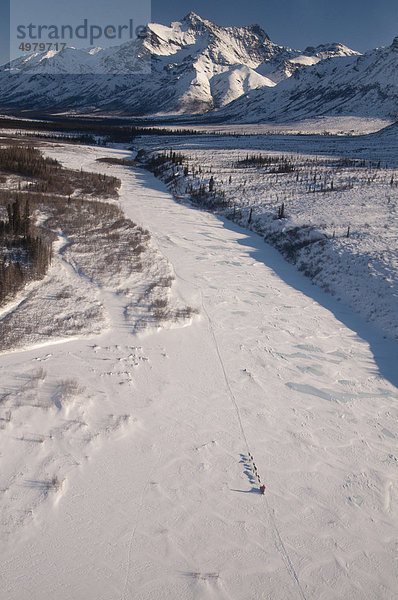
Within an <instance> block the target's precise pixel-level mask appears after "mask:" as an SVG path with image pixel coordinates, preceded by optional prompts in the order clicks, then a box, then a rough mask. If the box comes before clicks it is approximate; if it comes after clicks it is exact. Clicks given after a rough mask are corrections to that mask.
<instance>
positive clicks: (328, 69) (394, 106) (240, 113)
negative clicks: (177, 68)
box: [218, 37, 398, 123]
mask: <svg viewBox="0 0 398 600" xmlns="http://www.w3.org/2000/svg"><path fill="white" fill-rule="evenodd" d="M322 115H335V116H361V117H370V118H371V117H377V118H385V119H391V120H397V119H398V37H397V38H395V39H394V41H393V43H392V44H391V45H390V46H388V47H385V48H384V47H382V48H376V49H375V50H371V51H369V52H366V53H365V54H363V55H359V56H341V57H335V58H334V59H333V60H323V61H320V62H318V64H316V65H314V66H313V67H311V68H309V69H300V70H297V71H296V72H295V73H294V74H293V76H292V77H291V78H290V79H288V80H286V81H282V82H281V83H280V84H279V85H278V86H277V87H276V88H275V89H274V90H265V89H264V88H263V89H262V90H255V91H251V92H250V93H248V94H247V95H246V96H244V97H242V98H239V99H237V100H236V101H235V102H234V103H233V104H231V105H230V106H228V107H226V108H225V109H224V110H223V111H220V113H219V114H218V117H219V118H220V119H221V120H228V119H231V120H233V121H234V122H251V123H255V122H262V121H263V122H270V121H276V122H283V121H297V120H300V119H303V118H308V117H318V116H322Z"/></svg>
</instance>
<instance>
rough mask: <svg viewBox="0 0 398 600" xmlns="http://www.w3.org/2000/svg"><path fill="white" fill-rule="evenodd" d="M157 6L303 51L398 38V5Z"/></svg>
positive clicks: (120, 3) (368, 0)
mask: <svg viewBox="0 0 398 600" xmlns="http://www.w3.org/2000/svg"><path fill="white" fill-rule="evenodd" d="M18 1H19V3H20V2H21V0H18ZM26 1H28V0H26ZM11 2H12V0H11ZM134 2H138V0H133V1H132V0H116V2H114V3H113V5H112V6H113V8H112V10H114V12H115V14H120V15H122V14H128V13H129V11H130V10H131V7H132V6H133V7H134ZM42 3H43V6H44V3H45V0H37V1H36V2H35V11H36V14H37V20H38V22H40V21H41V22H42V23H47V20H48V19H47V18H46V11H45V9H44V8H42V9H41V8H40V6H41V4H42ZM6 4H8V3H2V5H1V7H0V63H1V64H3V63H4V62H6V61H7V60H8V47H9V25H8V24H9V7H8V6H6ZM11 6H13V5H12V4H11ZM68 6H69V8H70V5H69V4H68ZM105 7H106V8H107V9H108V10H109V5H107V6H106V3H104V1H103V0H86V2H85V3H84V9H83V8H81V9H80V8H79V11H81V18H82V19H83V18H85V17H88V18H89V19H90V18H91V19H92V20H95V18H96V17H98V15H100V14H101V10H102V8H103V10H105ZM151 7H152V19H151V20H152V21H153V22H158V23H163V24H169V23H170V22H171V21H176V20H181V19H182V18H183V17H184V16H185V15H186V14H187V13H188V12H190V11H191V10H192V11H194V12H196V13H197V14H199V15H200V16H201V17H202V18H205V19H209V20H211V21H214V22H215V23H217V24H218V25H249V24H252V23H258V24H259V25H260V26H261V27H262V28H263V29H264V30H265V31H266V32H267V33H268V35H269V36H270V37H271V39H272V40H273V41H274V42H276V43H278V44H282V45H287V46H290V47H292V48H298V49H303V48H305V47H306V46H307V45H314V46H315V45H317V44H320V43H324V42H333V41H336V42H342V43H344V44H346V45H347V46H349V47H350V48H353V49H355V50H359V51H361V52H364V51H366V50H369V49H371V48H375V47H377V46H385V45H389V44H391V42H392V40H393V38H394V37H395V36H397V35H398V2H397V0H378V1H377V2H376V1H375V0H262V1H258V0H256V1H255V0H246V2H244V3H243V2H237V1H236V0H218V2H214V1H213V0H191V1H190V2H187V1H186V0H174V1H173V3H172V4H170V3H165V2H164V1H163V0H152V3H151ZM133 12H134V8H133ZM41 13H42V14H41ZM83 13H84V14H83Z"/></svg>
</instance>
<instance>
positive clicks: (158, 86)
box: [0, 13, 358, 114]
mask: <svg viewBox="0 0 398 600" xmlns="http://www.w3.org/2000/svg"><path fill="white" fill-rule="evenodd" d="M357 54H358V53H357V52H355V51H353V50H350V49H349V48H347V47H346V46H343V45H342V44H326V45H321V46H318V47H316V48H314V47H308V48H306V50H304V51H297V50H292V49H290V48H286V47H283V46H279V45H278V44H276V43H274V42H272V41H271V40H270V38H269V37H268V35H267V34H266V33H265V32H264V31H263V30H262V29H261V27H259V26H258V25H252V26H248V27H219V26H217V25H215V24H214V23H212V22H210V21H208V20H205V19H201V18H200V17H199V16H198V15H196V14H195V13H190V14H189V15H187V16H186V17H185V18H184V19H183V20H182V21H181V22H174V23H172V24H171V25H170V26H169V27H166V26H164V25H159V24H155V23H151V24H149V25H148V27H147V32H146V35H145V37H143V38H139V39H137V40H135V41H133V42H128V43H125V44H122V45H121V46H117V47H114V48H108V49H101V48H93V49H88V50H81V49H75V48H66V49H65V50H63V51H59V52H55V51H50V52H43V53H36V54H32V55H29V56H27V57H23V58H18V59H16V60H14V61H13V62H12V63H11V64H10V65H6V66H5V67H3V69H2V72H1V71H0V89H1V92H0V105H1V106H3V107H6V106H7V107H18V108H30V109H56V108H63V109H79V110H88V109H91V108H97V109H101V110H113V111H119V112H123V111H124V112H127V113H130V114H151V113H158V112H165V113H170V112H174V113H201V112H205V111H208V110H211V109H214V108H220V107H223V106H225V105H226V104H228V103H230V102H232V101H233V100H235V99H237V98H239V97H241V96H242V95H244V94H247V93H248V92H250V91H252V90H255V89H258V88H264V87H265V88H268V87H274V86H275V85H276V84H279V83H280V82H281V81H283V80H285V79H286V78H288V77H290V76H291V75H292V74H293V73H295V72H296V71H297V70H301V69H303V68H306V67H308V66H311V65H314V64H317V63H318V62H323V61H324V60H325V59H328V58H335V57H341V56H351V55H357ZM149 63H150V68H151V73H150V74H148V73H147V74H145V68H147V67H148V65H149ZM142 69H143V70H144V73H142V74H140V70H142Z"/></svg>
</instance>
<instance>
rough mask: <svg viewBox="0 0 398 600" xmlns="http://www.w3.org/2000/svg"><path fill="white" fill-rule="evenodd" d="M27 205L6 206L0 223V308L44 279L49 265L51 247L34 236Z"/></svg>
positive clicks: (16, 201) (14, 204) (15, 203)
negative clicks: (24, 287) (22, 291)
mask: <svg viewBox="0 0 398 600" xmlns="http://www.w3.org/2000/svg"><path fill="white" fill-rule="evenodd" d="M30 217H31V214H30V206H29V201H28V200H27V201H26V202H25V205H24V206H23V209H22V210H21V205H20V202H19V200H15V201H14V202H10V203H9V204H8V205H7V220H0V304H2V303H3V302H4V301H5V300H7V299H8V298H10V297H11V296H13V295H14V294H15V293H16V292H18V290H20V289H21V288H22V287H23V286H24V285H25V284H26V283H27V282H28V281H31V280H33V279H40V278H41V277H43V276H44V275H45V273H46V272H47V269H48V267H49V265H50V262H51V254H52V252H51V244H50V243H49V242H47V241H44V240H43V239H42V238H41V237H40V236H39V235H34V233H33V231H32V229H33V228H32V226H31V218H30Z"/></svg>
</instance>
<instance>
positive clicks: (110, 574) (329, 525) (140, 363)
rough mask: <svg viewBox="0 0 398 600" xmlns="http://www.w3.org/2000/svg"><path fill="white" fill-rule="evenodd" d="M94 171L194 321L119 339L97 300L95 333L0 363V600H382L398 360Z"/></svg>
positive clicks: (160, 191)
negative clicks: (105, 323) (161, 261)
mask: <svg viewBox="0 0 398 600" xmlns="http://www.w3.org/2000/svg"><path fill="white" fill-rule="evenodd" d="M53 152H56V153H57V154H56V155H57V158H58V159H59V160H60V161H61V162H63V163H64V164H66V165H67V166H69V167H76V165H79V166H82V167H83V168H84V169H87V170H101V171H103V170H104V168H105V167H104V166H103V165H99V164H98V163H95V158H96V157H100V156H105V155H108V156H112V155H114V156H122V155H123V153H122V152H120V151H117V150H104V149H100V148H97V149H93V148H87V147H72V146H65V147H61V148H57V149H54V150H53ZM106 169H107V172H109V173H112V174H115V175H116V176H117V177H119V178H120V179H122V188H121V191H120V199H121V206H122V208H123V210H124V211H125V213H126V216H127V217H129V218H131V219H133V220H134V221H135V222H136V223H138V224H139V225H142V226H143V227H145V228H148V229H149V230H150V232H151V234H152V237H153V241H154V243H155V244H156V245H157V246H158V248H159V250H160V251H161V252H162V253H163V254H164V255H165V257H166V258H167V259H168V260H169V262H170V263H171V265H172V267H173V270H174V274H175V276H176V281H175V283H174V291H173V293H174V294H175V295H176V296H178V298H179V300H180V301H181V302H182V303H183V304H184V305H189V306H192V307H193V308H197V309H198V311H199V315H198V316H196V317H194V318H193V319H192V323H191V324H190V326H186V327H173V328H170V329H162V330H160V331H153V332H152V333H151V332H147V333H143V334H140V335H139V336H137V335H133V333H132V328H131V327H129V325H128V323H127V322H126V320H125V318H124V317H125V311H124V304H123V298H121V297H120V296H117V295H115V294H112V293H111V292H109V291H108V292H104V291H103V290H101V289H99V290H98V294H99V301H100V302H101V303H102V304H103V306H104V307H105V310H106V312H107V317H108V320H109V322H110V327H109V328H107V329H106V330H105V331H104V332H103V333H102V334H99V335H98V334H96V335H93V336H92V337H82V338H81V339H74V340H71V341H68V342H65V343H58V344H53V345H48V346H46V347H39V348H33V349H31V350H27V351H23V352H22V351H21V352H14V353H11V354H4V355H2V356H0V388H1V389H0V393H1V394H2V399H3V404H2V405H0V408H1V413H0V418H1V419H2V421H1V422H0V426H1V427H2V431H1V438H0V440H1V442H0V452H1V456H0V461H1V463H0V464H1V466H2V469H1V480H0V494H1V502H2V517H1V527H2V531H1V540H2V545H1V567H0V579H1V583H0V597H1V598H7V599H8V600H25V599H26V600H27V599H29V600H42V599H43V598H48V597H52V598H56V599H57V600H64V599H65V600H66V599H68V600H70V599H71V598H73V599H74V600H80V599H81V600H83V599H85V600H86V599H87V598H89V599H95V600H105V599H106V600H114V599H120V600H127V599H134V600H138V599H139V600H149V599H156V600H160V599H170V600H171V599H172V600H175V599H177V598H178V599H181V600H185V599H186V600H188V599H189V600H190V599H192V600H201V599H203V600H208V599H220V600H224V599H231V600H254V599H256V600H257V599H262V598H264V599H270V600H271V599H272V600H285V599H286V600H287V599H292V598H306V599H307V600H331V599H337V598H339V599H346V598H350V599H352V600H364V599H367V600H387V599H388V600H392V599H393V598H395V597H396V593H397V589H398V578H397V555H398V542H397V534H398V527H397V525H398V516H397V484H398V476H397V474H398V446H397V438H398V431H397V416H398V411H397V399H398V391H397V388H396V387H395V386H394V383H396V382H397V381H396V370H395V369H394V357H395V356H396V344H395V343H394V342H392V341H391V342H390V341H387V340H383V338H382V337H381V336H378V334H377V332H376V331H374V330H372V329H371V327H370V326H368V325H366V324H365V323H364V322H363V321H361V319H360V318H359V317H357V316H355V315H354V314H353V313H351V312H350V311H349V310H348V309H347V310H346V309H344V307H343V306H342V305H341V304H339V303H338V302H337V301H335V300H334V299H333V298H332V297H330V296H327V295H326V294H324V293H323V292H322V291H320V290H319V289H317V288H315V287H314V286H313V285H312V284H311V283H310V281H309V280H307V279H305V278H304V277H303V276H302V275H301V274H299V273H298V272H297V271H296V269H295V268H294V267H293V266H291V265H289V264H287V263H286V262H285V261H284V260H283V259H282V258H281V257H280V255H279V254H278V253H277V252H276V251H275V250H273V249H272V248H270V247H269V246H267V245H265V244H264V242H263V240H262V239H261V238H260V237H258V236H256V235H255V234H253V233H251V232H248V231H245V230H243V229H241V228H239V227H238V226H236V225H234V224H232V223H230V222H224V221H222V220H221V219H218V218H216V217H215V216H214V215H211V214H209V213H205V212H200V211H199V210H195V209H193V208H192V207H190V206H188V205H185V204H183V203H181V204H180V203H177V202H175V201H174V200H173V198H172V197H171V195H170V194H169V193H168V192H167V191H166V188H165V187H164V186H163V185H162V184H161V183H159V182H158V181H157V180H156V179H155V178H154V177H153V176H152V175H150V174H148V173H147V172H145V171H141V170H133V169H127V168H124V167H117V166H107V167H106ZM48 302H51V298H48ZM394 353H395V354H394ZM394 378H395V379H394ZM249 452H250V453H251V455H252V456H253V459H254V463H255V465H256V468H257V472H258V474H259V477H260V479H261V481H262V482H264V484H265V485H266V488H267V489H266V494H265V496H262V495H260V494H259V493H258V487H259V484H258V480H257V479H256V478H255V471H254V469H253V464H252V461H251V460H250V457H249Z"/></svg>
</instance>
